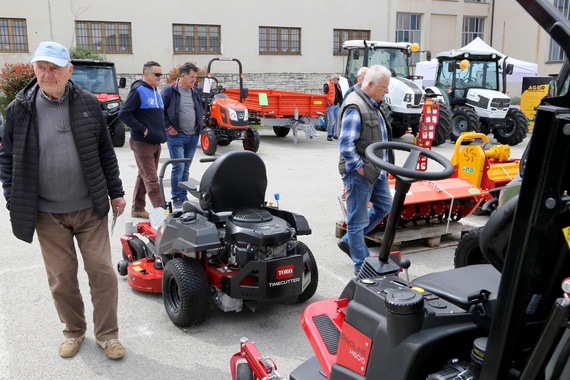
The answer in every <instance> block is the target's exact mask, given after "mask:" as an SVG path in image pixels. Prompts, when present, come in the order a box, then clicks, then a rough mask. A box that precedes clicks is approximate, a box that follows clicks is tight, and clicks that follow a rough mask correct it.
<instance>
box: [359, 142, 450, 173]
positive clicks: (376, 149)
mask: <svg viewBox="0 0 570 380" xmlns="http://www.w3.org/2000/svg"><path fill="white" fill-rule="evenodd" d="M384 149H391V150H401V151H405V152H410V154H409V155H408V157H407V158H406V162H405V163H404V165H403V166H396V165H394V164H392V163H390V162H388V161H384V160H383V159H381V158H380V157H379V155H381V153H382V150H384ZM364 153H365V155H366V158H368V159H369V160H370V161H372V163H373V164H374V165H376V166H377V167H379V168H380V169H383V170H386V171H387V172H388V173H390V174H392V175H393V176H394V177H396V178H398V179H401V180H404V181H406V182H414V180H416V181H417V180H422V179H428V180H438V179H444V178H448V177H450V176H451V175H452V174H453V169H454V168H453V164H452V163H451V161H449V160H448V159H447V158H445V157H443V156H442V155H441V154H439V153H436V152H434V151H433V150H428V149H425V148H421V147H419V146H417V145H412V144H406V143H400V142H393V141H389V142H384V141H383V142H377V143H373V144H370V145H369V146H368V148H366V151H365V152H364ZM421 156H425V157H427V158H428V159H430V160H433V161H435V162H437V163H438V164H440V165H441V166H443V170H442V171H439V172H423V171H418V170H417V163H418V159H419V158H420V157H421Z"/></svg>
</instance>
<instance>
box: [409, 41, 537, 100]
mask: <svg viewBox="0 0 570 380" xmlns="http://www.w3.org/2000/svg"><path fill="white" fill-rule="evenodd" d="M460 50H475V51H484V52H489V53H495V54H497V55H498V56H500V57H502V59H501V60H500V61H499V63H500V64H501V65H502V63H503V59H506V61H507V63H512V64H513V66H514V69H513V73H512V74H511V75H507V90H508V91H509V95H510V96H520V95H521V88H522V78H523V77H535V76H537V74H538V64H536V63H532V62H526V61H521V60H520V59H516V58H513V57H507V56H505V55H504V54H503V53H501V52H500V51H498V50H496V49H493V48H492V47H491V46H489V45H487V43H486V42H485V41H483V40H482V39H481V38H479V37H477V38H475V39H474V40H473V41H471V42H470V43H468V44H467V45H465V46H464V47H462V48H461V49H460ZM436 74H437V59H436V58H433V59H432V60H431V61H421V62H418V63H417V64H416V72H415V75H421V76H423V77H424V80H423V86H424V87H429V86H433V84H434V83H435V76H436Z"/></svg>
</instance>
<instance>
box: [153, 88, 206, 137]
mask: <svg viewBox="0 0 570 380" xmlns="http://www.w3.org/2000/svg"><path fill="white" fill-rule="evenodd" d="M161 95H162V101H163V102H164V128H165V129H168V128H170V127H173V128H174V129H176V130H177V131H178V132H181V131H182V130H181V129H180V123H179V121H178V108H179V106H180V91H179V89H178V81H176V82H174V83H171V84H169V85H168V86H166V87H164V88H163V89H162V93H161ZM192 99H193V100H194V109H195V110H196V134H197V135H199V134H200V132H201V131H202V127H203V126H204V108H203V107H202V99H201V97H200V94H198V91H196V89H195V88H193V89H192Z"/></svg>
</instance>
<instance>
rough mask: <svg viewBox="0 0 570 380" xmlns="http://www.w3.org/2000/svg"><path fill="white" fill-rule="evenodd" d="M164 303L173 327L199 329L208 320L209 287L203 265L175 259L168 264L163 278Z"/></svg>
mask: <svg viewBox="0 0 570 380" xmlns="http://www.w3.org/2000/svg"><path fill="white" fill-rule="evenodd" d="M162 300H163V301H164V308H165V309H166V313H167V314H168V317H170V320H171V321H172V323H174V324H175V325H176V326H179V327H188V326H194V325H198V324H200V323H202V322H204V320H205V319H206V318H207V317H208V312H209V308H210V286H209V285H208V280H207V278H206V273H204V269H203V268H202V266H201V265H200V263H199V262H198V261H196V260H194V259H192V258H188V257H184V258H181V257H179V258H176V259H172V260H170V261H169V262H168V263H166V266H165V267H164V273H163V275H162Z"/></svg>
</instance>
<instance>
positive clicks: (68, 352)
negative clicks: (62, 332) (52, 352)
mask: <svg viewBox="0 0 570 380" xmlns="http://www.w3.org/2000/svg"><path fill="white" fill-rule="evenodd" d="M83 339H85V334H83V335H81V336H79V337H77V338H65V340H64V341H63V342H61V344H60V345H59V356H61V357H62V358H72V357H74V356H75V355H77V353H78V352H79V348H80V347H81V342H83Z"/></svg>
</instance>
